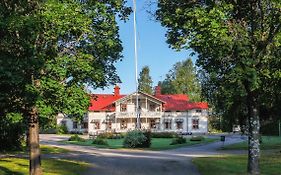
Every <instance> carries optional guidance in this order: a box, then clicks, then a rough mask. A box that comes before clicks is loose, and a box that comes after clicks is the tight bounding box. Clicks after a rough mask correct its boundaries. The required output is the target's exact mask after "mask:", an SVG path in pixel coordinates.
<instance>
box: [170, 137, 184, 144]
mask: <svg viewBox="0 0 281 175" xmlns="http://www.w3.org/2000/svg"><path fill="white" fill-rule="evenodd" d="M183 143H186V138H183V137H182V136H180V137H176V138H174V139H173V140H172V143H170V145H177V144H183Z"/></svg>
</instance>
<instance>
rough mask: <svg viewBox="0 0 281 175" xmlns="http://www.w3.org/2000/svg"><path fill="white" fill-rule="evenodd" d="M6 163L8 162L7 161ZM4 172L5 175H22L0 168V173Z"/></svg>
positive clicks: (21, 174)
mask: <svg viewBox="0 0 281 175" xmlns="http://www.w3.org/2000/svg"><path fill="white" fill-rule="evenodd" d="M7 162H8V161H7ZM1 171H2V172H4V174H5V175H24V174H23V173H19V172H15V171H11V170H10V169H8V168H5V167H2V166H0V173H1Z"/></svg>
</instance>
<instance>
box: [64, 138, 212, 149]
mask: <svg viewBox="0 0 281 175" xmlns="http://www.w3.org/2000/svg"><path fill="white" fill-rule="evenodd" d="M106 140H107V143H108V145H96V144H92V140H86V141H85V142H78V141H66V142H65V143H71V144H76V145H83V146H94V147H98V148H109V149H121V148H123V141H124V139H106ZM217 140H218V139H211V138H205V139H204V140H202V141H190V140H189V139H187V142H186V143H184V144H176V145H170V143H171V142H172V138H152V139H151V146H150V148H148V149H147V150H155V151H160V150H167V149H175V148H179V147H184V146H191V145H196V144H207V143H211V142H214V141H217Z"/></svg>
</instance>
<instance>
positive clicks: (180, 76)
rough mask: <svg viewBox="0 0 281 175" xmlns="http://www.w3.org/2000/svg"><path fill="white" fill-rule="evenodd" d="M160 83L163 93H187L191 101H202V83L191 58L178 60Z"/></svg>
mask: <svg viewBox="0 0 281 175" xmlns="http://www.w3.org/2000/svg"><path fill="white" fill-rule="evenodd" d="M160 85H161V87H162V88H161V89H162V90H161V91H162V93H163V94H187V95H188V96H189V99H190V101H201V87H200V83H199V81H198V79H197V76H196V69H195V67H194V65H193V63H192V60H191V59H190V58H189V59H187V60H185V61H182V62H177V63H176V64H175V65H174V66H173V68H172V69H171V70H170V71H169V73H168V74H167V75H166V78H165V80H164V81H162V82H160Z"/></svg>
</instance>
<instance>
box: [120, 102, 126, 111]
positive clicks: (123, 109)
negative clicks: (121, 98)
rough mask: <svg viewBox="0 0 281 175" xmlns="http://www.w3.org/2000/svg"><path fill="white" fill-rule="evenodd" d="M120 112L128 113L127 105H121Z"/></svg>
mask: <svg viewBox="0 0 281 175" xmlns="http://www.w3.org/2000/svg"><path fill="white" fill-rule="evenodd" d="M120 111H121V112H126V111H127V104H121V105H120Z"/></svg>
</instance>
